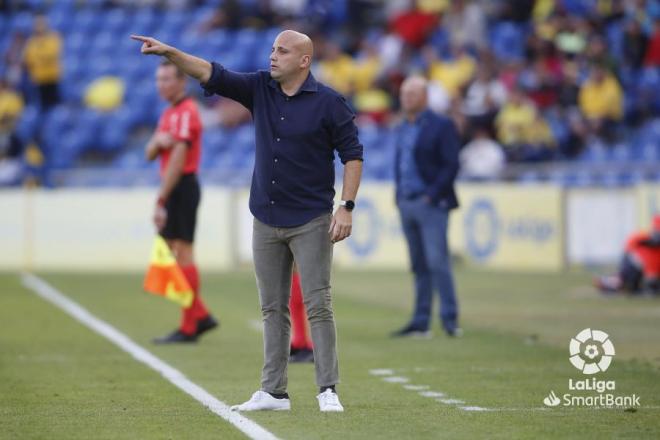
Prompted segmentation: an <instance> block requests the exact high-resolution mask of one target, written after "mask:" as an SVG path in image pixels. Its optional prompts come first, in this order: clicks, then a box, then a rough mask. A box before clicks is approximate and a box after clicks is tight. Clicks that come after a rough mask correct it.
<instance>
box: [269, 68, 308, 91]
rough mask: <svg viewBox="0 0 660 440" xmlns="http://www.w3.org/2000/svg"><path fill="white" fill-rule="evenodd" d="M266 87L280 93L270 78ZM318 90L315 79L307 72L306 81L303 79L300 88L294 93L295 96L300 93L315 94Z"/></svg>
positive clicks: (275, 82)
mask: <svg viewBox="0 0 660 440" xmlns="http://www.w3.org/2000/svg"><path fill="white" fill-rule="evenodd" d="M268 85H269V86H271V87H272V88H274V89H275V90H278V91H279V92H280V93H284V92H282V88H281V87H280V84H279V83H278V82H277V81H275V80H274V79H273V78H272V77H271V79H270V80H269V81H268ZM318 90H319V83H318V82H317V81H316V78H314V75H312V72H309V75H307V79H305V82H304V83H302V85H301V86H300V89H298V91H297V92H296V94H295V95H293V96H296V95H299V94H300V93H301V92H317V91H318Z"/></svg>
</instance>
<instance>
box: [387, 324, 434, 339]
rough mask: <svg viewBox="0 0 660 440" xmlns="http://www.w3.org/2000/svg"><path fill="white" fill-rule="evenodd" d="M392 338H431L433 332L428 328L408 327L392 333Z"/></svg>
mask: <svg viewBox="0 0 660 440" xmlns="http://www.w3.org/2000/svg"><path fill="white" fill-rule="evenodd" d="M390 336H391V337H393V338H403V337H417V338H430V337H431V331H430V330H429V329H427V328H421V327H415V326H412V325H407V326H405V327H404V328H402V329H400V330H397V331H395V332H392V333H391V334H390Z"/></svg>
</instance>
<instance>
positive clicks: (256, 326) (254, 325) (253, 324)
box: [248, 319, 264, 333]
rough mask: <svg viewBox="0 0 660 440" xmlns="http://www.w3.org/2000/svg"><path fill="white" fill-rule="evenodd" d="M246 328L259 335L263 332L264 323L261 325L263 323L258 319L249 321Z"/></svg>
mask: <svg viewBox="0 0 660 440" xmlns="http://www.w3.org/2000/svg"><path fill="white" fill-rule="evenodd" d="M248 326H249V327H250V328H251V329H252V330H254V331H256V332H259V333H263V332H264V323H263V321H261V320H259V319H250V320H249V321H248Z"/></svg>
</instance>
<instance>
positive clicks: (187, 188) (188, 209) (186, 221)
mask: <svg viewBox="0 0 660 440" xmlns="http://www.w3.org/2000/svg"><path fill="white" fill-rule="evenodd" d="M200 197H201V192H200V189H199V182H198V181H197V175H196V174H184V175H183V176H181V179H180V180H179V182H178V183H177V184H176V186H175V187H174V189H173V190H172V193H171V194H170V196H169V198H168V199H167V202H165V209H166V210H167V222H166V223H165V227H164V228H163V229H162V230H161V231H160V235H162V236H163V238H165V239H168V240H183V241H187V242H189V243H193V242H194V241H195V226H196V225H197V207H198V206H199V200H200Z"/></svg>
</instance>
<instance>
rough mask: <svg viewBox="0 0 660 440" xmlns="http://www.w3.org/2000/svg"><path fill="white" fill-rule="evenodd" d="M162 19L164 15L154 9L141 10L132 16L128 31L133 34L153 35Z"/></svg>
mask: <svg viewBox="0 0 660 440" xmlns="http://www.w3.org/2000/svg"><path fill="white" fill-rule="evenodd" d="M162 17H163V14H162V13H157V12H156V10H155V9H153V8H140V9H138V11H137V12H136V13H134V14H132V15H131V18H132V20H131V22H130V23H129V26H128V31H129V32H130V33H132V34H140V35H151V34H153V31H154V29H155V28H156V26H157V25H158V23H159V22H160V21H161V19H162Z"/></svg>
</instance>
